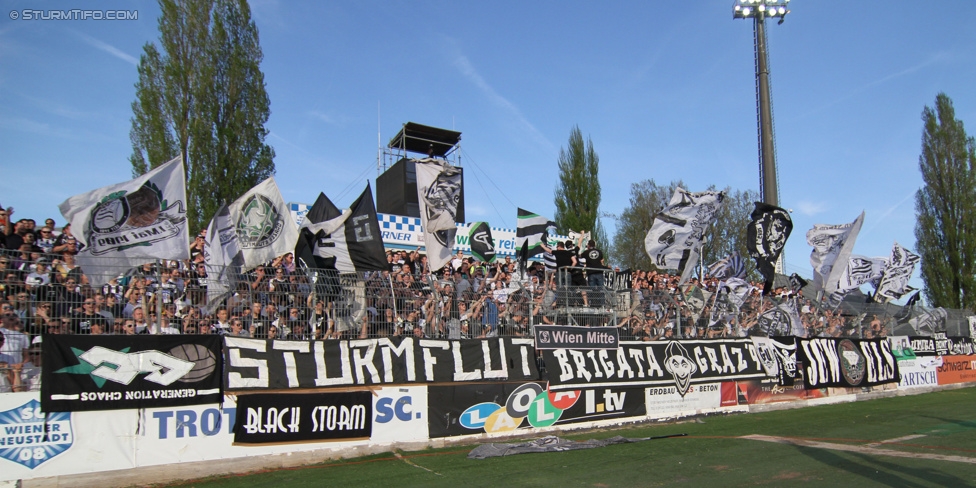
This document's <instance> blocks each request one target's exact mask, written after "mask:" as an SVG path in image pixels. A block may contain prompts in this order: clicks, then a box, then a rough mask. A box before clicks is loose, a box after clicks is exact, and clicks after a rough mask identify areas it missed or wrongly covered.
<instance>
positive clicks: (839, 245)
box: [807, 212, 864, 294]
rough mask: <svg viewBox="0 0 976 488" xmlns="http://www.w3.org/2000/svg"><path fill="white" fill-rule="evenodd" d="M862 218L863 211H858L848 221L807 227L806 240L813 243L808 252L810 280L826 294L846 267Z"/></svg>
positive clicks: (832, 290) (829, 292) (835, 287)
mask: <svg viewBox="0 0 976 488" xmlns="http://www.w3.org/2000/svg"><path fill="white" fill-rule="evenodd" d="M863 222H864V212H861V215H859V216H858V217H857V218H856V219H854V222H851V223H849V224H841V225H824V224H817V225H814V226H813V228H812V229H810V230H809V231H807V244H809V245H811V246H813V251H812V252H811V253H810V264H811V265H812V266H813V280H814V282H815V283H816V284H817V285H818V286H819V287H820V288H821V289H823V290H824V291H825V292H826V293H827V294H831V293H834V292H836V291H838V289H839V286H838V285H839V282H840V277H841V275H842V274H843V273H844V270H845V269H846V266H847V259H848V257H850V255H851V251H852V250H853V249H854V241H855V240H856V239H857V234H858V233H859V232H860V231H861V224H862V223H863Z"/></svg>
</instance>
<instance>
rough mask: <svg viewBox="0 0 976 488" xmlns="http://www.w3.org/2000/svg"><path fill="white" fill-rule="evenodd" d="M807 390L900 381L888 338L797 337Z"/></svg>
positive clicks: (798, 354)
mask: <svg viewBox="0 0 976 488" xmlns="http://www.w3.org/2000/svg"><path fill="white" fill-rule="evenodd" d="M797 346H798V347H797V350H798V351H797V357H798V359H799V360H800V361H801V362H802V363H803V383H804V385H805V386H806V387H807V389H814V388H824V387H865V386H874V385H882V384H885V383H892V382H897V381H898V362H897V361H896V360H895V356H894V354H892V352H891V345H890V344H889V343H888V340H887V339H835V338H817V339H797Z"/></svg>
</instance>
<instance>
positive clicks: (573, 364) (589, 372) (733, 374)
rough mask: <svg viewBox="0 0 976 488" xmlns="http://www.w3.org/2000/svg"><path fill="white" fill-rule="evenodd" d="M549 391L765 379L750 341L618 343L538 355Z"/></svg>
mask: <svg viewBox="0 0 976 488" xmlns="http://www.w3.org/2000/svg"><path fill="white" fill-rule="evenodd" d="M542 355H543V358H544V359H545V363H546V370H547V371H548V372H549V385H550V386H549V388H550V389H551V390H567V389H579V388H585V387H590V388H594V387H603V386H608V387H609V386H659V385H672V386H675V387H677V391H678V393H679V394H681V395H684V394H686V393H688V390H689V387H690V385H692V384H700V383H715V382H718V381H725V380H739V379H751V378H765V377H766V372H765V370H764V369H763V366H762V363H761V360H760V358H759V355H758V354H757V352H756V347H755V345H754V344H753V342H752V340H751V339H723V340H683V341H681V342H678V341H670V342H663V341H661V342H622V343H621V344H620V347H619V348H617V349H616V350H615V351H607V350H599V351H595V350H590V351H581V350H576V349H555V350H544V351H542Z"/></svg>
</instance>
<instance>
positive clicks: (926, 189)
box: [915, 93, 976, 311]
mask: <svg viewBox="0 0 976 488" xmlns="http://www.w3.org/2000/svg"><path fill="white" fill-rule="evenodd" d="M922 121H923V122H924V128H923V130H922V154H921V155H920V156H919V158H918V168H919V171H921V173H922V181H923V186H922V188H920V189H919V190H918V192H917V193H916V194H915V214H916V222H915V239H916V242H917V244H916V246H917V251H918V254H919V256H920V257H921V275H922V281H923V282H924V283H925V297H926V299H927V300H928V302H929V304H931V305H932V306H935V307H946V308H956V309H969V310H974V311H976V142H974V140H973V138H972V137H969V136H967V135H966V130H965V128H964V127H963V123H962V121H961V120H957V119H956V113H955V109H954V108H953V106H952V100H951V99H950V98H949V97H948V96H946V94H945V93H939V94H938V95H937V96H936V97H935V108H934V109H933V108H931V107H928V106H926V107H925V110H923V111H922Z"/></svg>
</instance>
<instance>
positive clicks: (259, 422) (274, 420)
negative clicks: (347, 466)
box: [234, 391, 373, 444]
mask: <svg viewBox="0 0 976 488" xmlns="http://www.w3.org/2000/svg"><path fill="white" fill-rule="evenodd" d="M372 427H373V394H372V393H371V392H369V391H350V392H341V393H298V394H278V393H275V394H270V393H254V394H248V395H238V397H237V415H236V421H235V424H234V443H235V444H282V443H289V442H308V441H335V440H352V439H368V438H369V436H370V433H371V432H372Z"/></svg>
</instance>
